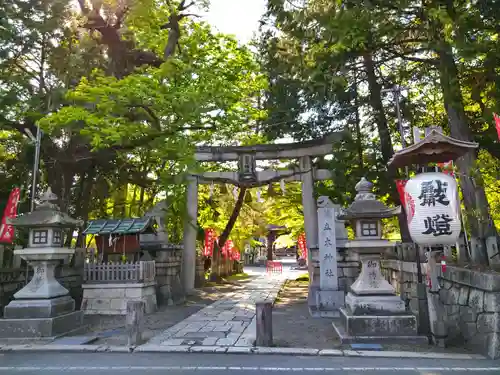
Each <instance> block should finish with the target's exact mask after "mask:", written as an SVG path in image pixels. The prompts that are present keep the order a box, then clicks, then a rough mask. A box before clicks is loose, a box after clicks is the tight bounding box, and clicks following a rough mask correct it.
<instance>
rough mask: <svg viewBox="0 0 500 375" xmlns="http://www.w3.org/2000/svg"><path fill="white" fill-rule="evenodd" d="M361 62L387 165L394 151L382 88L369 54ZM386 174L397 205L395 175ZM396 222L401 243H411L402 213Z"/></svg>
mask: <svg viewBox="0 0 500 375" xmlns="http://www.w3.org/2000/svg"><path fill="white" fill-rule="evenodd" d="M363 61H364V66H365V70H366V77H367V80H368V88H369V90H370V106H371V107H372V108H373V110H374V111H375V122H376V124H377V130H378V134H379V137H380V149H381V151H382V161H383V163H384V165H387V162H388V161H389V159H390V158H391V157H392V155H393V154H394V149H393V147H392V140H391V133H390V131H389V126H388V124H387V119H386V117H385V112H384V106H383V104H382V94H381V90H382V87H381V86H380V84H379V83H378V81H377V75H376V74H375V63H374V62H373V57H372V55H371V53H365V54H363ZM387 174H388V177H389V180H390V181H389V183H390V191H389V193H390V199H391V201H392V202H393V203H394V204H399V203H400V198H399V194H398V191H397V188H396V183H395V179H396V178H397V175H396V173H395V172H394V171H392V170H389V171H388V173H387ZM398 221H399V231H400V233H401V241H402V242H413V241H412V240H411V237H410V232H409V231H408V223H407V220H406V215H405V213H404V212H402V213H401V214H400V215H398Z"/></svg>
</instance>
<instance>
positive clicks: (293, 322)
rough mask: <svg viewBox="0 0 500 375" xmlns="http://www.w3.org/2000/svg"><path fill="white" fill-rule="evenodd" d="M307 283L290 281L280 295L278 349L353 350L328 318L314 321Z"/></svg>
mask: <svg viewBox="0 0 500 375" xmlns="http://www.w3.org/2000/svg"><path fill="white" fill-rule="evenodd" d="M307 287H308V282H307V281H296V280H289V281H287V282H286V284H285V285H284V286H283V288H282V290H281V291H280V293H279V294H278V298H277V300H276V302H275V305H274V309H273V338H274V342H275V345H276V346H281V347H296V348H315V349H351V347H350V346H349V345H342V344H341V343H340V340H339V338H338V337H337V335H336V334H335V331H334V328H333V327H332V320H331V319H328V318H313V317H311V316H310V314H309V309H308V307H307V289H308V288H307ZM382 347H383V350H395V351H400V350H402V351H419V352H435V353H445V352H448V353H449V352H452V353H470V351H468V350H467V349H465V348H462V347H451V348H438V347H435V346H432V345H416V344H408V345H405V344H397V345H382Z"/></svg>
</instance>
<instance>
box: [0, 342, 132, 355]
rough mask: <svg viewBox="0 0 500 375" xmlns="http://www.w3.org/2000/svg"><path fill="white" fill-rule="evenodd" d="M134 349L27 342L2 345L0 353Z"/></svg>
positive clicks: (126, 351)
mask: <svg viewBox="0 0 500 375" xmlns="http://www.w3.org/2000/svg"><path fill="white" fill-rule="evenodd" d="M132 351H133V348H128V347H126V346H110V345H61V344H46V345H36V344H35V345H30V344H25V345H3V346H0V353H4V352H68V353H75V352H78V353H83V352H91V353H105V352H107V353H131V352H132Z"/></svg>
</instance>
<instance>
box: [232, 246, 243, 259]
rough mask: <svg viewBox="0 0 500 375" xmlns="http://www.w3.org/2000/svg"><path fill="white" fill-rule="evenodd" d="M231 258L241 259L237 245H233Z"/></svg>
mask: <svg viewBox="0 0 500 375" xmlns="http://www.w3.org/2000/svg"><path fill="white" fill-rule="evenodd" d="M231 259H232V260H240V259H241V254H240V251H239V250H238V249H237V248H236V247H233V250H232V252H231Z"/></svg>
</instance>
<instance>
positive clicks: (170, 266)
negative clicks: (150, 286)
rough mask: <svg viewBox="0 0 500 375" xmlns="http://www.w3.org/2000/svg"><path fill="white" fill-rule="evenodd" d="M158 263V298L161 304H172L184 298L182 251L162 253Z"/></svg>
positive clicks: (157, 258)
mask: <svg viewBox="0 0 500 375" xmlns="http://www.w3.org/2000/svg"><path fill="white" fill-rule="evenodd" d="M155 262H156V297H157V300H158V303H159V304H172V303H174V302H176V301H179V300H181V299H182V298H184V290H183V287H182V283H181V278H180V275H181V266H182V250H170V251H165V252H162V253H161V254H160V255H159V256H158V257H156V258H155Z"/></svg>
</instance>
